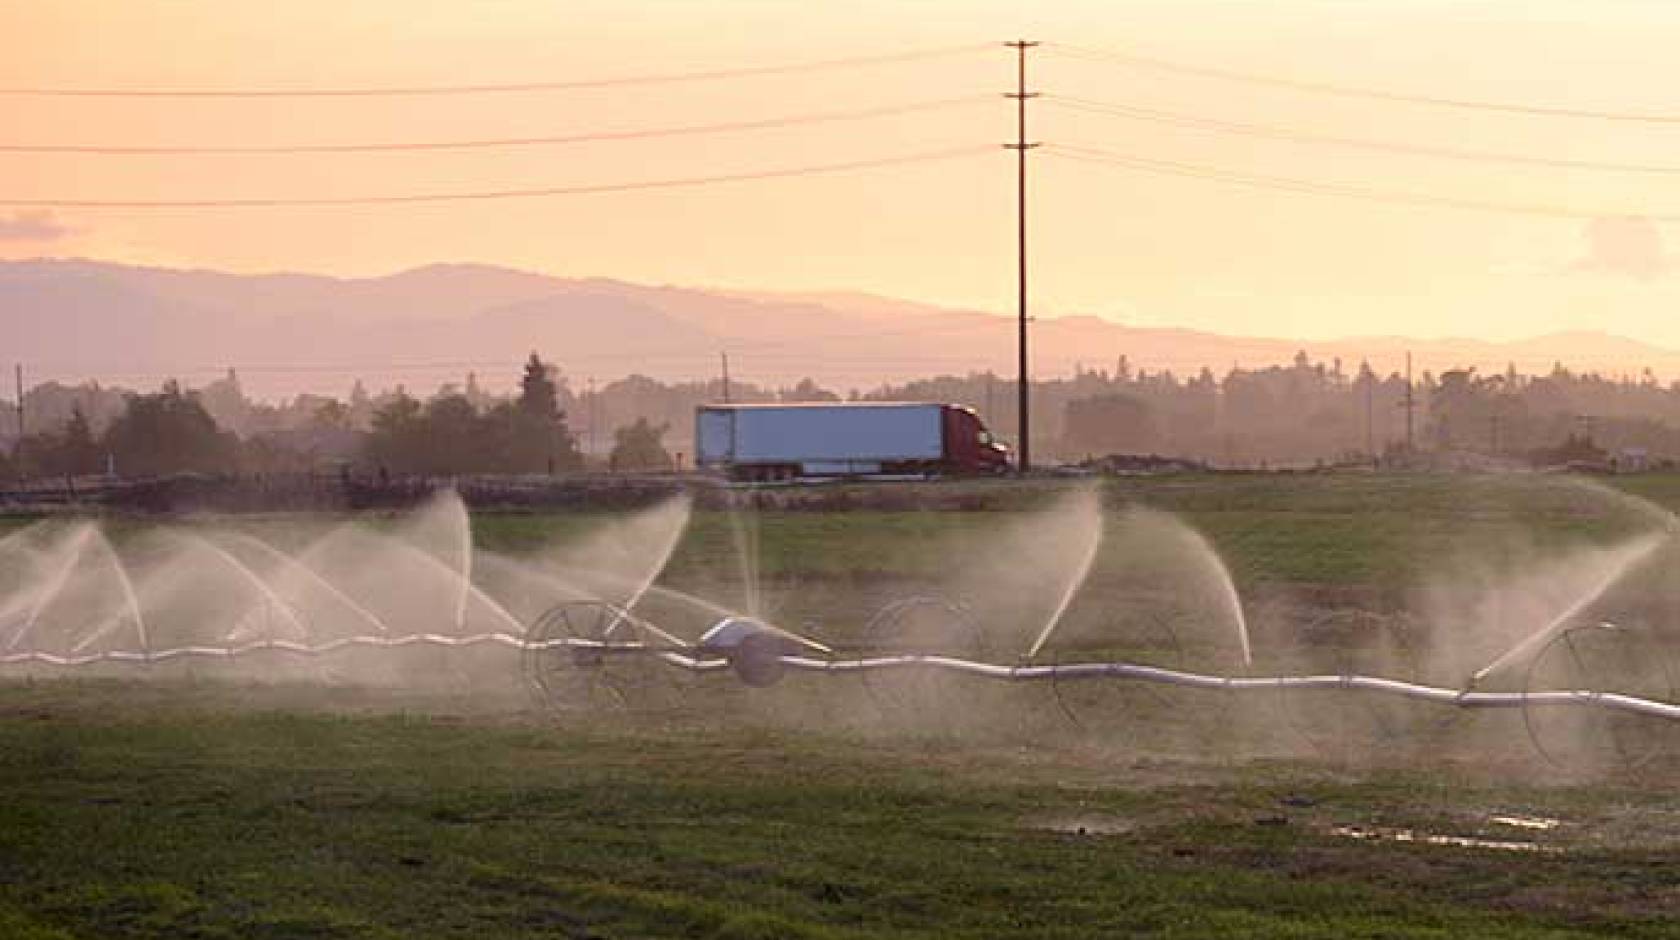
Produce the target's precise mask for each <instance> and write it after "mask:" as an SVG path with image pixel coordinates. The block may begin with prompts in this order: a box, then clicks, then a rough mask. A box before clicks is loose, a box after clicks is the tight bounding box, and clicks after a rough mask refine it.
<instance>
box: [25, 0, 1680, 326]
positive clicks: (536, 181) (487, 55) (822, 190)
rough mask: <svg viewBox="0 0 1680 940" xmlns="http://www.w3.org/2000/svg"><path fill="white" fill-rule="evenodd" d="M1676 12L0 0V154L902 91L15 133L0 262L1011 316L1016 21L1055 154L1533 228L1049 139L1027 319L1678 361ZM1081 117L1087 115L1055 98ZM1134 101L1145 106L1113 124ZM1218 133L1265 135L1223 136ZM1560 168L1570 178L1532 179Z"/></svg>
mask: <svg viewBox="0 0 1680 940" xmlns="http://www.w3.org/2000/svg"><path fill="white" fill-rule="evenodd" d="M1677 29H1680V5H1676V4H1671V3H1663V2H1625V0H1624V2H1593V3H1587V2H1557V0H1537V2H1530V3H1524V4H1514V3H1504V2H1498V3H1495V2H1481V3H1472V2H1420V0H1364V2H1352V0H1344V2H1333V3H1332V2H1306V0H1273V2H1267V3H1248V2H1205V0H1201V2H1198V0H1171V2H1165V0H1163V2H1127V0H1100V2H1099V0H1064V2H1058V3H1024V2H1020V3H1003V2H985V0H896V2H880V0H852V2H845V3H837V2H824V3H814V2H813V3H796V2H781V0H776V2H771V0H613V2H604V0H567V2H554V0H474V2H454V3H441V2H440V3H416V2H412V0H355V2H346V0H334V2H324V0H290V2H287V3H278V4H276V3H266V2H264V3H259V2H243V0H237V2H233V0H228V2H209V0H203V2H134V0H110V2H104V0H98V2H95V0H88V2H82V0H55V2H41V0H7V2H4V3H3V4H0V44H3V47H4V48H3V49H0V86H4V88H5V89H6V92H7V93H4V94H0V145H3V146H4V147H14V148H15V147H16V146H19V145H92V146H121V147H147V146H154V147H155V146H182V145H192V146H200V145H202V146H235V147H237V146H263V145H321V144H342V143H369V142H379V143H391V142H428V141H430V142H436V141H459V140H470V139H484V138H506V137H531V136H549V137H551V136H563V135H578V134H594V133H603V132H604V133H612V132H620V131H634V130H644V129H659V128H671V127H682V126H689V125H706V124H715V123H727V122H740V121H748V122H750V121H756V120H762V119H773V118H782V117H789V116H802V115H809V114H814V113H825V112H836V111H841V112H844V111H856V110H859V109H863V110H869V109H876V108H891V107H897V106H900V105H917V106H921V105H927V107H926V108H924V109H922V110H916V111H913V112H906V113H896V114H883V115H877V116H874V117H870V118H864V119H855V120H845V121H832V122H827V123H816V124H803V125H796V126H787V127H779V128H768V129H754V130H739V131H733V132H728V133H708V134H695V135H689V136H679V137H665V138H651V139H634V140H617V141H600V142H588V143H576V144H567V145H541V146H521V147H505V148H485V149H475V150H462V151H399V152H374V153H327V154H321V153H315V154H303V155H299V154H236V155H227V154H218V155H182V154H172V155H156V154H152V155H117V154H103V153H102V154H87V153H82V154H65V153H34V152H17V151H16V150H8V151H4V152H0V257H5V258H32V257H42V256H78V257H93V258H100V259H108V260H115V261H123V262H131V263H140V264H156V265H166V266H189V267H208V268H217V269H224V270H232V271H241V272H256V271H275V270H295V271H308V272H320V273H329V274H340V275H368V274H381V273H388V272H391V271H395V270H399V269H402V268H405V267H411V266H416V265H420V264H426V263H430V262H437V261H478V262H488V263H494V264H502V265H508V266H514V267H520V268H527V269H532V270H537V271H543V272H549V273H554V274H561V275H571V276H597V275H599V276H609V277H616V278H623V279H627V280H633V281H640V282H651V283H673V284H683V285H693V286H713V287H738V288H761V289H777V290H834V289H847V290H863V291H870V292H875V293H880V294H887V295H895V296H901V297H906V298H912V299H917V300H924V301H931V302H936V303H941V304H950V305H960V306H966V307H973V308H978V309H985V310H993V311H997V312H1008V311H1011V310H1012V305H1013V296H1014V295H1013V291H1014V267H1013V264H1014V215H1013V213H1014V198H1015V194H1014V176H1013V173H1014V170H1013V163H1012V159H1013V158H1012V156H1011V155H1010V154H1009V153H1007V152H1006V151H1003V150H1002V149H1000V148H998V147H997V145H998V144H999V143H1001V142H1002V141H1004V140H1006V139H1008V138H1009V137H1010V136H1012V134H1013V132H1014V123H1013V112H1012V106H1011V105H1010V103H1009V102H1006V101H1004V100H1003V99H1002V98H1000V97H997V93H998V92H1002V91H1005V90H1008V88H1009V87H1010V86H1011V85H1012V83H1013V79H1014V62H1013V59H1012V53H1010V52H1009V51H1008V50H1006V49H1003V48H1001V47H999V46H996V45H995V43H997V42H999V41H1001V40H1004V39H1009V38H1014V37H1019V36H1024V37H1029V38H1033V39H1040V40H1044V41H1046V43H1047V44H1061V45H1047V46H1046V47H1045V48H1043V49H1041V50H1036V51H1035V52H1034V53H1033V55H1032V57H1031V59H1030V60H1029V62H1030V66H1029V67H1030V76H1031V85H1032V86H1033V87H1034V88H1037V89H1040V90H1043V91H1045V92H1048V93H1049V94H1050V95H1051V96H1053V97H1051V98H1047V99H1044V100H1040V101H1036V102H1034V103H1033V106H1032V110H1031V113H1030V114H1031V116H1030V123H1031V136H1032V137H1034V138H1035V139H1040V140H1043V141H1045V142H1047V143H1048V144H1052V145H1057V146H1060V147H1066V148H1076V147H1084V148H1094V149H1099V150H1102V151H1105V152H1108V153H1111V154H1117V155H1120V156H1123V157H1126V158H1132V159H1138V158H1141V159H1144V160H1148V161H1157V162H1166V163H1169V164H1172V165H1175V166H1185V165H1188V166H1191V167H1193V168H1200V169H1201V170H1203V171H1213V172H1216V173H1220V174H1225V175H1227V176H1229V175H1231V174H1236V175H1241V176H1248V177H1252V176H1263V177H1285V178H1289V179H1292V180H1302V181H1308V182H1310V183H1312V184H1314V185H1317V186H1325V185H1329V186H1333V187H1355V188H1359V189H1369V190H1380V191H1384V192H1402V193H1413V194H1423V195H1426V196H1428V197H1429V198H1431V199H1444V200H1459V201H1465V200H1469V201H1478V202H1490V203H1498V204H1508V205H1511V206H1525V207H1533V208H1543V209H1546V210H1548V211H1550V214H1545V213H1541V214H1530V213H1518V212H1500V211H1478V210H1468V209H1463V208H1450V207H1445V206H1441V205H1435V204H1422V205H1399V204H1393V203H1387V202H1375V201H1369V200H1365V199H1361V198H1352V197H1349V196H1331V195H1323V194H1321V193H1316V192H1299V191H1286V190H1277V189H1257V188H1253V187H1250V186H1245V185H1241V184H1238V183H1235V182H1232V181H1231V180H1229V179H1224V180H1220V179H1208V178H1202V177H1200V176H1197V177H1191V178H1187V177H1183V176H1175V175H1164V174H1160V173H1153V172H1146V171H1142V170H1139V169H1137V168H1126V167H1121V166H1116V165H1110V164H1094V163H1089V162H1080V161H1077V160H1074V159H1072V158H1071V157H1070V156H1069V155H1068V153H1067V152H1066V151H1063V152H1060V153H1058V152H1055V151H1054V150H1053V149H1052V148H1049V147H1047V148H1046V149H1045V150H1043V151H1040V152H1037V153H1035V154H1034V156H1033V162H1032V180H1033V184H1032V185H1033V192H1034V202H1033V207H1032V212H1031V225H1032V227H1033V232H1034V242H1033V258H1034V260H1033V296H1034V298H1035V302H1036V303H1037V304H1038V305H1039V308H1040V309H1041V310H1042V311H1044V312H1045V313H1046V314H1047V315H1056V314H1071V313H1090V314H1097V315H1100V316H1103V317H1107V318H1110V319H1113V320H1116V321H1120V322H1125V323H1131V324H1137V325H1151V326H1184V327H1191V328H1197V329H1205V330H1212V331H1218V332H1224V333H1233V334H1252V335H1266V336H1287V337H1297V336H1298V337H1303V338H1330V337H1337V336H1347V335H1362V334H1407V335H1415V336H1442V335H1452V336H1472V337H1478V338H1490V339H1497V338H1513V337H1521V336H1531V335H1536V334H1541V333H1548V332H1553V331H1560V330H1572V329H1601V330H1605V331H1608V332H1612V333H1618V334H1622V335H1626V336H1631V337H1635V338H1639V339H1643V340H1647V341H1651V342H1657V343H1663V344H1668V345H1680V318H1676V317H1675V316H1673V315H1672V311H1673V310H1674V309H1675V304H1676V301H1677V300H1680V289H1677V284H1680V277H1677V276H1676V272H1675V270H1674V269H1675V266H1676V262H1675V257H1674V253H1675V252H1676V251H1677V250H1680V249H1676V248H1674V247H1673V246H1665V244H1664V239H1665V236H1668V235H1670V234H1671V230H1670V229H1669V227H1668V226H1667V225H1666V224H1665V223H1664V222H1663V221H1662V219H1663V218H1664V217H1673V218H1680V101H1677V100H1676V98H1675V96H1674V94H1673V89H1674V88H1675V87H1676V85H1677V84H1680V83H1677V82H1676V81H1675V78H1676V73H1677V72H1680V64H1676V62H1677V60H1676V58H1675V55H1674V52H1673V48H1674V43H1673V37H1674V36H1675V35H1680V33H1677ZM986 44H994V45H986ZM938 49H950V50H952V51H950V52H949V53H948V54H944V55H930V56H927V57H920V58H915V59H911V60H906V61H901V62H896V63H892V64H881V65H876V66H870V67H856V68H845V69H832V70H817V71H808V72H789V73H783V74H776V75H771V76H758V77H740V78H732V79H719V80H711V81H688V82H675V83H660V84H644V85H620V86H611V87H595V88H573V89H564V90H547V91H532V92H518V93H503V94H483V95H448V96H442V95H439V96H419V97H352V98H145V97H140V98H136V97H122V98H101V97H51V96H38V95H30V94H18V93H16V92H18V91H20V90H27V89H99V88H105V89H238V88H254V89H304V88H323V87H330V88H344V87H349V88H356V87H370V86H387V87H388V86H435V85H458V84H495V83H512V82H561V81H571V80H588V79H599V78H614V77H621V76H637V75H649V74H666V73H687V72H696V71H711V70H720V69H723V70H727V69H738V68H742V67H755V66H768V65H780V64H784V63H800V62H809V61H812V60H823V59H833V58H844V57H853V56H871V55H876V54H890V53H898V52H912V51H924V50H938ZM1081 50H1107V51H1110V52H1119V53H1135V54H1142V55H1146V56H1151V57H1156V58H1159V59H1164V60H1170V61H1173V62H1178V63H1184V64H1186V65H1192V66H1198V67H1209V68H1217V69H1226V70H1231V71H1235V72H1242V73H1251V74H1255V75H1264V76H1273V77H1278V78H1287V79H1293V80H1299V81H1302V82H1309V83H1316V82H1322V83H1331V84H1337V85H1345V86H1354V87H1360V88H1370V89H1380V90H1384V91H1387V92H1394V93H1396V94H1398V95H1402V96H1418V97H1433V98H1448V99H1466V100H1474V101H1490V102H1508V103H1512V104H1516V105H1523V106H1531V107H1534V108H1540V109H1562V110H1579V111H1593V112H1615V113H1619V114H1622V115H1624V116H1630V115H1631V116H1637V115H1641V114H1646V115H1654V116H1660V117H1666V118H1669V120H1608V119H1604V118H1602V117H1585V116H1565V115H1560V114H1556V113H1549V114H1547V113H1513V112H1510V111H1502V110H1488V109H1469V108H1453V107H1446V106H1438V105H1437V106H1431V105H1427V104H1422V103H1418V102H1414V101H1402V100H1394V99H1380V98H1372V97H1352V96H1340V95H1330V94H1323V93H1315V92H1312V91H1308V90H1305V89H1302V88H1291V87H1285V86H1282V85H1278V84H1263V83H1255V82H1246V81H1230V80H1225V79H1220V78H1214V77H1210V76H1207V75H1197V74H1192V73H1189V72H1179V71H1168V70H1161V69H1154V68H1146V67H1138V66H1136V65H1127V64H1123V63H1121V62H1119V61H1115V60H1113V59H1098V58H1095V57H1092V56H1090V55H1088V54H1081V53H1080V51H1081ZM1070 98H1075V99H1081V100H1084V101H1089V102H1100V103H1102V105H1101V107H1102V108H1103V109H1106V111H1104V112H1103V113H1099V111H1097V110H1090V109H1083V110H1082V109H1079V108H1076V107H1074V106H1072V105H1071V104H1070V103H1069V102H1068V101H1067V100H1066V99H1070ZM1114 108H1125V109H1133V110H1132V111H1131V112H1130V114H1131V116H1126V115H1125V114H1120V113H1114V112H1113V109H1114ZM1137 109H1143V110H1145V111H1147V112H1149V113H1151V114H1154V115H1156V117H1155V118H1153V119H1140V118H1139V117H1137ZM1161 114H1167V115H1170V116H1172V117H1171V119H1170V120H1162V119H1160V117H1159V116H1160V115H1161ZM1198 122H1200V123H1198ZM1209 122H1214V123H1216V124H1217V123H1219V122H1223V125H1225V126H1228V125H1230V124H1231V123H1237V124H1240V125H1244V126H1247V127H1249V128H1250V129H1252V127H1253V126H1256V125H1259V126H1264V127H1266V128H1271V129H1273V130H1277V129H1283V130H1285V131H1288V132H1290V133H1287V134H1281V135H1280V134H1273V135H1271V136H1256V135H1255V134H1253V133H1226V132H1221V131H1219V130H1215V129H1213V126H1212V125H1210V124H1209ZM1291 136H1293V137H1295V138H1296V139H1288V138H1290V137H1291ZM1299 138H1313V139H1312V140H1303V139H1299ZM1324 138H1338V139H1355V140H1362V141H1374V142H1379V143H1383V144H1387V145H1395V146H1399V147H1411V148H1416V149H1425V150H1436V151H1439V150H1442V149H1450V150H1456V151H1460V152H1466V151H1468V152H1473V153H1474V154H1484V155H1485V154H1497V155H1511V156H1515V157H1519V158H1521V159H1519V160H1492V159H1463V158H1449V157H1444V156H1441V155H1439V154H1438V153H1437V154H1433V155H1432V154H1426V153H1418V152H1397V151H1395V150H1393V149H1387V150H1385V149H1376V148H1369V147H1356V146H1346V145H1338V144H1333V143H1329V142H1327V141H1326V140H1324ZM950 150H961V151H963V152H962V153H960V154H958V155H955V156H950V157H948V158H945V159H940V160H936V161H928V162H920V163H907V164H903V165H895V166H887V167H878V168H873V169H856V170H851V171H846V172H836V173H826V174H818V175H808V176H799V177H792V178H781V179H769V180H759V181H754V182H739V183H729V184H720V185H711V186H705V187H694V188H673V189H660V190H651V191H637V192H619V193H603V194H592V195H568V196H553V197H547V198H530V199H517V200H492V201H480V202H463V203H442V204H425V205H402V206H372V207H370V206H353V207H312V208H295V207H286V208H169V209H163V208H158V209H134V208H73V207H62V206H59V207H52V206H47V205H40V204H39V203H53V202H64V201H76V200H83V201H85V200H92V201H125V200H162V201H170V200H198V199H211V200H215V199H245V198H278V199H295V198H335V197H345V196H365V195H402V194H428V193H451V192H463V191H482V190H506V189H526V188H542V187H572V186H592V185H599V184H618V183H634V182H638V181H651V180H664V179H672V178H683V177H694V176H712V175H729V174H739V173H754V172H759V171H779V170H783V169H788V168H798V167H805V166H810V165H813V164H827V163H843V162H850V161H870V160H875V159H879V158H893V157H899V156H903V155H909V154H921V153H927V152H933V151H940V152H943V151H950ZM1523 160H1527V161H1530V162H1522V161H1523ZM1536 160H1540V161H1553V163H1552V164H1551V165H1538V164H1536V163H1535V162H1533V161H1536ZM1570 161H1575V162H1579V163H1590V164H1594V166H1591V167H1583V166H1565V165H1559V164H1562V163H1567V162H1570ZM1606 165H1635V166H1638V167H1641V168H1642V169H1641V170H1639V171H1630V170H1627V169H1615V168H1613V167H1612V166H1606ZM1204 175H1205V174H1204ZM20 203H37V205H20ZM1552 210H1555V211H1552ZM1630 217H1631V218H1630ZM1677 241H1680V240H1677Z"/></svg>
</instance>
